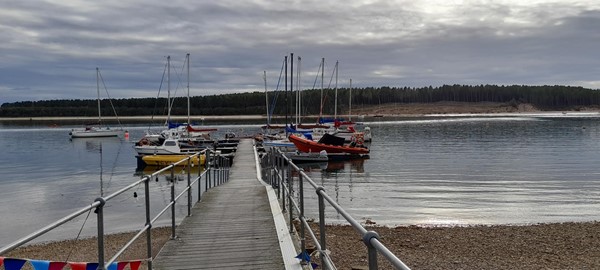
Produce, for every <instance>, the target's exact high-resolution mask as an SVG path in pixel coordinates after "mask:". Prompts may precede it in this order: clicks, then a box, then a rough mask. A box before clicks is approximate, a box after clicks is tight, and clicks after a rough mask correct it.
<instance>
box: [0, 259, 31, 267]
mask: <svg viewBox="0 0 600 270" xmlns="http://www.w3.org/2000/svg"><path fill="white" fill-rule="evenodd" d="M26 262H27V260H23V259H13V258H5V259H4V269H6V270H20V269H21V267H23V265H24V264H25V263H26Z"/></svg>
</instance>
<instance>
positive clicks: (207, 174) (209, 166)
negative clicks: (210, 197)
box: [204, 151, 212, 191]
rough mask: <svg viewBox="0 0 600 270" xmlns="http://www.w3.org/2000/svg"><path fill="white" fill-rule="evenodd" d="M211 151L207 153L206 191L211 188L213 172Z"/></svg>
mask: <svg viewBox="0 0 600 270" xmlns="http://www.w3.org/2000/svg"><path fill="white" fill-rule="evenodd" d="M211 156H212V155H211V152H210V151H209V152H208V153H206V174H205V175H206V179H205V180H204V181H205V182H204V191H208V189H209V185H210V173H211V170H212V169H211V166H212V165H211V163H212V160H211Z"/></svg>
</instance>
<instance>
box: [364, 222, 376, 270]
mask: <svg viewBox="0 0 600 270" xmlns="http://www.w3.org/2000/svg"><path fill="white" fill-rule="evenodd" d="M373 238H375V239H379V234H377V233H376V232H374V231H368V232H367V233H366V234H365V235H364V236H363V239H362V240H363V242H364V243H365V246H367V252H368V258H369V270H377V269H378V266H377V249H375V247H373V245H372V244H371V239H373Z"/></svg>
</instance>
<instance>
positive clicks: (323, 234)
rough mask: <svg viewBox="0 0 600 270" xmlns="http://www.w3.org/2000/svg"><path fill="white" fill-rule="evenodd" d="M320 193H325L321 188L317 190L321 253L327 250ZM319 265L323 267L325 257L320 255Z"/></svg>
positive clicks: (322, 203)
mask: <svg viewBox="0 0 600 270" xmlns="http://www.w3.org/2000/svg"><path fill="white" fill-rule="evenodd" d="M321 191H322V192H325V189H324V188H323V187H321V186H320V187H318V188H317V195H318V196H319V234H320V236H321V252H325V250H327V243H326V241H325V239H326V238H325V200H324V199H323V195H322V194H321ZM321 264H322V265H325V256H324V255H323V254H321Z"/></svg>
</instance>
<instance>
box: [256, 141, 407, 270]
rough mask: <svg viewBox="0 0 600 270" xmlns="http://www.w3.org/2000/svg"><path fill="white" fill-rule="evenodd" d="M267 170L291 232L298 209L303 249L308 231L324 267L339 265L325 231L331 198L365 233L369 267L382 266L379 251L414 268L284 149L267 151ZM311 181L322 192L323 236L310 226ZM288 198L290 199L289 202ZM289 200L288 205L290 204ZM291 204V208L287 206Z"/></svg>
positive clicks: (399, 265) (398, 263)
mask: <svg viewBox="0 0 600 270" xmlns="http://www.w3.org/2000/svg"><path fill="white" fill-rule="evenodd" d="M263 161H264V162H266V164H264V167H266V168H263V169H264V170H263V173H264V175H265V178H266V181H267V182H268V183H270V184H271V186H272V187H273V188H274V189H275V190H276V191H277V196H278V198H279V199H281V204H282V211H284V212H285V211H286V209H288V210H287V211H288V212H289V226H290V233H292V232H293V224H294V223H293V221H294V213H296V216H297V218H298V220H299V221H300V232H299V234H300V250H302V251H305V250H306V234H307V233H308V235H309V236H310V238H311V239H312V242H313V243H314V245H315V248H316V250H317V251H318V252H319V254H320V258H321V264H322V265H323V269H336V267H335V265H334V264H333V261H332V260H331V257H330V255H329V252H328V251H327V242H326V232H325V202H328V203H329V205H330V206H331V207H333V208H334V209H335V211H337V213H339V214H340V215H341V216H343V217H344V219H345V220H346V221H347V222H348V223H349V224H350V225H351V226H352V228H354V229H355V230H356V231H357V232H358V233H359V234H360V236H361V237H362V241H363V243H364V244H365V246H366V247H367V252H368V262H369V269H370V270H375V269H378V265H377V255H378V254H381V255H382V256H383V257H384V258H385V259H386V260H387V261H388V262H390V264H391V265H392V266H393V267H394V268H396V269H403V270H407V269H410V268H409V267H408V266H406V264H404V263H403V262H402V261H401V260H400V259H398V257H397V256H396V255H394V254H393V253H392V252H391V251H390V250H389V249H388V248H387V247H386V246H385V245H384V244H383V243H381V241H380V240H379V235H378V234H377V232H375V231H369V230H367V229H366V228H365V227H363V226H362V225H361V224H360V223H359V222H358V221H357V220H356V219H354V218H353V217H352V216H351V215H350V214H349V213H348V212H346V211H345V210H344V209H343V208H342V207H341V206H340V205H339V204H337V203H336V202H335V200H334V199H332V198H331V197H330V196H329V195H328V194H327V192H325V188H323V187H322V186H319V185H318V184H317V183H316V182H315V181H313V180H312V179H311V178H310V177H309V176H308V175H307V174H306V173H305V172H304V170H303V169H301V168H299V167H298V166H297V165H296V164H294V163H293V162H292V160H291V159H290V158H288V157H286V156H285V155H284V154H283V153H282V152H281V151H280V150H276V151H275V150H271V151H270V152H269V153H268V154H267V158H266V159H264V160H263ZM293 171H295V172H297V174H298V191H294V181H293V180H294V178H293V175H292V172H293ZM305 182H306V183H308V184H310V185H311V186H312V187H313V188H314V190H315V191H316V193H317V195H318V205H319V206H318V207H319V236H320V237H319V239H317V237H316V235H315V232H313V231H312V229H311V228H310V226H309V224H308V221H307V218H306V216H305V211H304V200H305V196H304V183H305ZM294 193H296V194H297V201H296V200H294ZM286 199H287V202H286ZM286 204H287V205H286ZM286 206H287V208H286ZM301 260H302V262H301V263H302V264H306V263H308V262H306V261H305V258H304V256H301Z"/></svg>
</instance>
